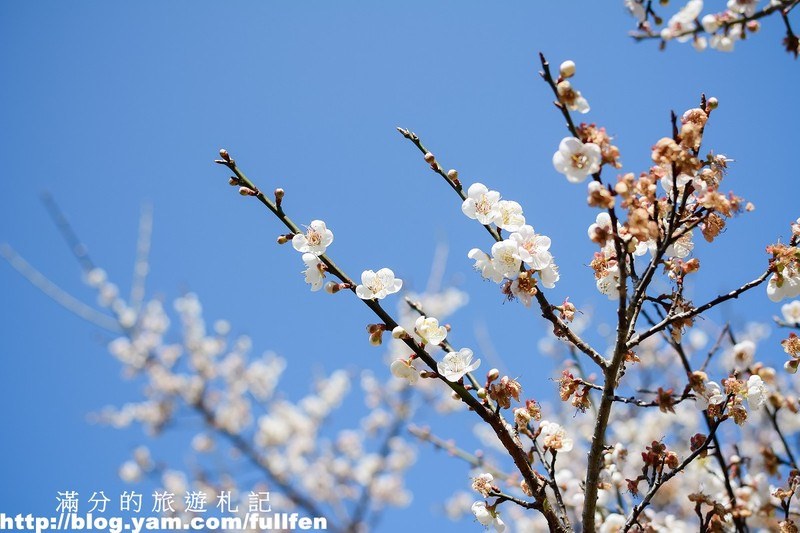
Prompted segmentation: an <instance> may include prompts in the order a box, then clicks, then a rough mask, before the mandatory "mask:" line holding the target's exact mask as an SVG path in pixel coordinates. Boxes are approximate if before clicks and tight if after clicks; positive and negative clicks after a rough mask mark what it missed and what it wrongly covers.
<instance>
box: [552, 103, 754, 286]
mask: <svg viewBox="0 0 800 533" xmlns="http://www.w3.org/2000/svg"><path fill="white" fill-rule="evenodd" d="M717 105H718V102H717V100H716V99H715V98H710V99H708V100H706V99H703V102H702V107H698V108H693V109H689V110H688V111H686V112H685V113H684V114H683V115H682V116H681V118H680V125H679V126H677V125H676V131H677V133H676V135H675V136H674V137H664V138H662V139H660V140H659V141H658V142H657V143H656V144H655V145H654V146H653V151H652V154H651V158H652V161H653V163H654V165H653V166H652V167H651V168H650V169H649V170H648V171H647V172H643V173H641V174H640V175H639V176H638V177H637V176H635V175H634V174H633V173H626V174H622V175H620V176H619V177H618V178H617V181H616V183H615V184H614V185H611V184H608V185H605V184H603V182H602V181H601V179H600V171H601V169H602V167H604V166H606V165H609V166H614V167H618V166H619V164H618V163H619V162H618V156H619V151H618V150H617V149H616V147H613V145H610V140H609V139H608V137H607V136H602V135H601V136H598V135H597V133H596V132H597V131H598V130H597V128H596V127H595V126H587V125H585V124H584V125H581V127H580V128H578V129H577V130H576V131H577V132H578V133H579V135H580V136H581V138H576V137H568V138H565V139H564V140H563V141H562V142H561V145H560V146H559V150H558V152H556V154H555V155H554V156H553V161H554V165H555V167H556V170H558V171H559V172H561V173H564V174H565V175H566V176H567V179H568V180H569V181H571V182H579V181H582V180H583V179H585V178H586V177H588V175H592V176H593V180H592V181H591V182H590V183H589V185H588V195H587V201H588V204H589V205H590V206H592V207H596V208H598V209H600V210H601V211H600V213H598V214H597V216H596V219H595V221H594V222H593V223H592V224H591V225H590V226H589V228H588V231H587V233H588V237H589V239H590V240H591V241H592V242H594V243H595V244H597V245H598V246H599V247H600V250H599V251H598V252H596V253H595V254H594V258H593V259H592V261H591V263H590V265H591V267H592V269H593V271H594V274H595V281H596V285H597V289H598V291H600V292H601V293H602V294H605V295H606V296H607V297H608V298H609V299H611V300H617V299H619V296H620V294H622V290H623V288H624V287H623V286H622V285H621V283H622V282H621V278H620V272H621V268H620V266H621V265H620V263H621V261H625V263H626V264H625V265H624V266H625V270H630V269H631V268H633V265H634V261H635V260H636V258H638V257H641V256H643V255H645V254H647V253H648V252H649V254H650V256H651V258H653V259H654V260H655V261H656V262H662V260H663V265H664V270H665V272H666V273H667V275H668V277H669V278H670V279H672V280H674V281H675V282H677V283H678V284H679V285H682V283H683V279H684V278H685V277H686V276H687V275H688V274H691V273H694V272H697V271H698V269H699V268H700V262H699V260H698V259H697V258H691V259H687V258H688V257H689V256H690V254H691V253H692V250H693V249H694V242H693V237H694V230H695V229H697V228H699V229H700V230H701V232H702V234H703V237H704V238H705V239H706V240H707V241H709V242H711V241H713V240H714V239H715V238H716V237H717V236H719V234H720V233H721V232H722V231H723V229H724V228H725V225H726V221H727V219H729V218H730V217H732V216H734V215H735V214H737V213H738V212H741V211H750V210H752V209H753V206H752V204H749V203H746V202H745V201H744V200H743V199H742V198H740V197H738V196H736V195H734V194H732V193H728V194H724V193H722V192H721V191H720V188H721V182H722V180H723V178H724V176H725V173H726V171H727V168H728V164H729V162H730V159H728V158H727V157H725V156H724V155H718V154H712V153H709V154H708V155H706V156H705V157H702V158H701V157H700V154H699V150H700V146H701V143H702V137H703V132H704V130H705V127H706V123H707V121H708V117H709V114H710V113H711V111H712V110H713V109H715V108H716V106H717ZM678 128H679V129H678ZM591 141H594V142H591ZM605 153H612V154H614V156H613V158H612V159H611V160H610V161H609V159H608V158H606V157H605V156H602V155H601V154H605ZM587 168H588V171H586V173H585V174H584V173H580V174H576V173H578V172H579V171H580V172H583V171H585V170H586V169H587ZM673 206H676V207H678V211H677V212H676V211H675V210H674V209H673ZM617 208H622V209H624V210H625V216H624V217H622V215H621V213H620V212H618V211H617ZM676 214H677V215H678V216H676ZM627 281H628V280H626V282H627ZM676 302H677V300H676Z"/></svg>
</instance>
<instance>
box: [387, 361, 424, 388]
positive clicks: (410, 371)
mask: <svg viewBox="0 0 800 533" xmlns="http://www.w3.org/2000/svg"><path fill="white" fill-rule="evenodd" d="M389 370H390V371H391V372H392V375H393V376H394V377H396V378H399V379H405V380H406V381H408V382H409V383H410V384H412V385H413V384H414V383H416V382H417V380H418V379H419V372H418V371H417V369H416V368H414V365H412V364H411V362H410V361H407V360H405V359H395V360H394V361H392V364H391V365H390V366H389Z"/></svg>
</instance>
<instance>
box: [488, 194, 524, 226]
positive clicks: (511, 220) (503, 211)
mask: <svg viewBox="0 0 800 533" xmlns="http://www.w3.org/2000/svg"><path fill="white" fill-rule="evenodd" d="M497 209H498V211H499V213H500V215H499V216H498V217H497V219H496V220H495V223H496V224H497V227H498V228H501V229H504V230H506V231H517V230H519V228H521V227H522V226H523V225H524V224H525V217H524V216H523V214H522V206H521V205H519V204H518V203H517V202H515V201H513V200H500V201H499V202H498V203H497Z"/></svg>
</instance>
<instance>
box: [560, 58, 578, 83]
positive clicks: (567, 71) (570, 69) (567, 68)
mask: <svg viewBox="0 0 800 533" xmlns="http://www.w3.org/2000/svg"><path fill="white" fill-rule="evenodd" d="M558 72H559V74H560V75H561V77H562V78H564V79H567V78H571V77H572V76H574V75H575V62H574V61H570V60H567V61H564V62H563V63H561V66H560V67H559V68H558Z"/></svg>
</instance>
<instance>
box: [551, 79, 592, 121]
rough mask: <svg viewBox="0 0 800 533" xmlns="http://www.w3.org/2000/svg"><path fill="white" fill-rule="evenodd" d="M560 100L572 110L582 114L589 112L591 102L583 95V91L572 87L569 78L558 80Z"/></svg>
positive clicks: (557, 87)
mask: <svg viewBox="0 0 800 533" xmlns="http://www.w3.org/2000/svg"><path fill="white" fill-rule="evenodd" d="M556 91H557V92H558V97H559V100H560V101H561V102H562V103H563V104H564V105H566V106H567V109H569V110H570V111H577V112H578V113H581V114H586V113H588V112H589V110H590V108H589V102H588V101H587V100H586V98H584V97H583V95H581V92H580V91H578V90H577V89H573V88H572V84H571V83H570V82H568V81H567V80H563V81H560V82H558V85H556Z"/></svg>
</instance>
